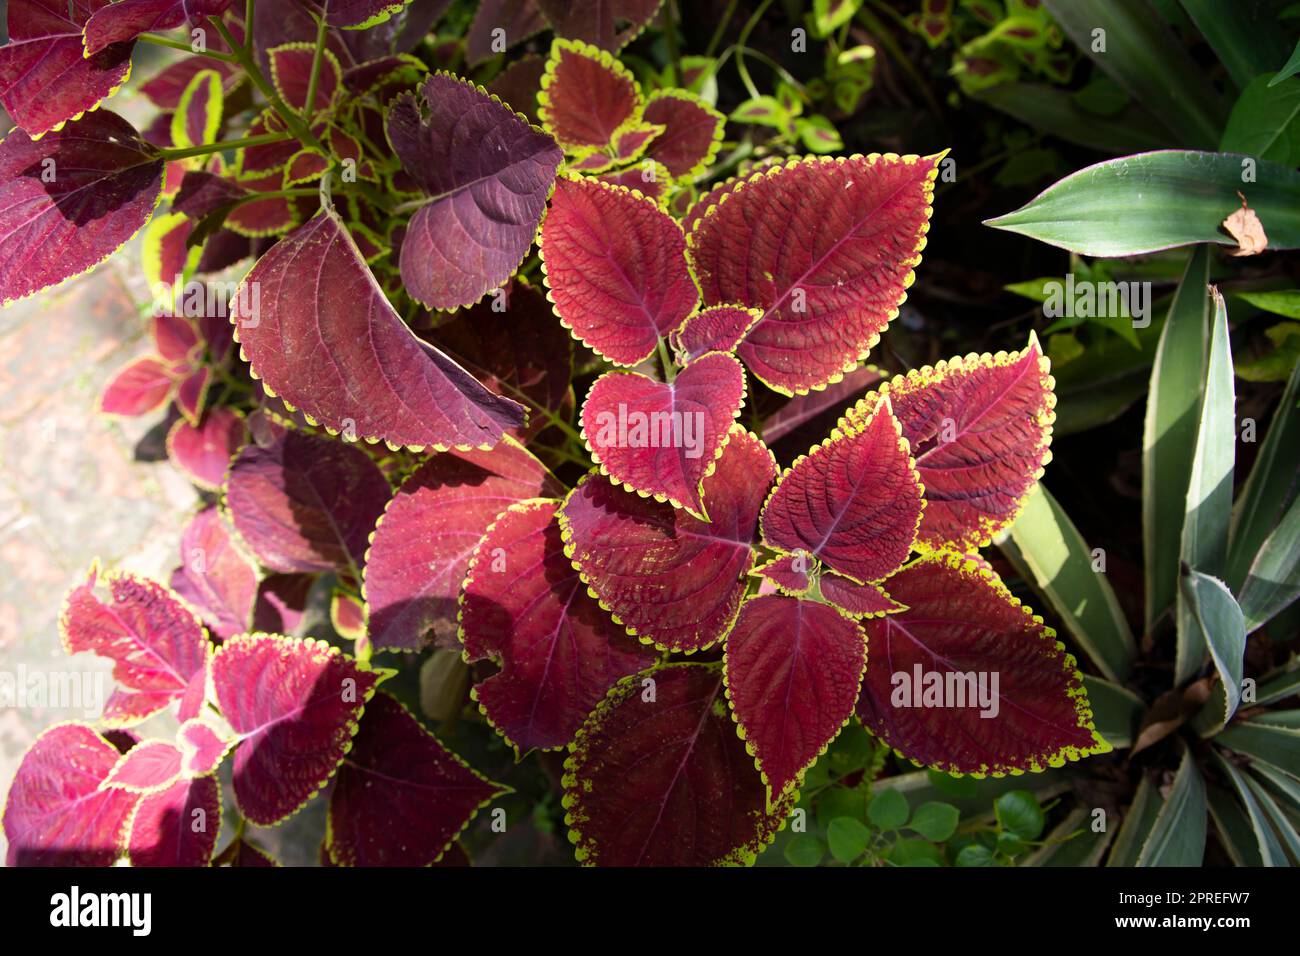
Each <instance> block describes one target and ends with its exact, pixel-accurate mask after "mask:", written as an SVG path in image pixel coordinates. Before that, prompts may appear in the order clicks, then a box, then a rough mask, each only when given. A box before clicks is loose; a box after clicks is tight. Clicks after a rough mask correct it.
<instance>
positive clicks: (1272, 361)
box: [1237, 322, 1300, 382]
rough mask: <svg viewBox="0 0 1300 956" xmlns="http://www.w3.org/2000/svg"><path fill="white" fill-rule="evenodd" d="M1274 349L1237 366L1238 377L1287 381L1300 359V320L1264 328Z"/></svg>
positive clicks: (1260, 380)
mask: <svg viewBox="0 0 1300 956" xmlns="http://www.w3.org/2000/svg"><path fill="white" fill-rule="evenodd" d="M1264 335H1265V336H1266V337H1267V338H1268V340H1269V341H1270V342H1272V343H1273V351H1271V352H1269V353H1267V354H1265V355H1262V356H1260V357H1259V358H1257V359H1255V360H1254V361H1251V362H1246V363H1244V364H1239V365H1238V366H1237V378H1240V379H1244V380H1245V381H1247V382H1285V381H1286V380H1287V379H1288V378H1290V377H1291V370H1292V369H1294V368H1295V367H1296V364H1297V361H1298V360H1300V322H1279V323H1278V324H1277V325H1273V326H1269V327H1268V328H1267V329H1265V330H1264Z"/></svg>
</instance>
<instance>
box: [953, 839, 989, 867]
mask: <svg viewBox="0 0 1300 956" xmlns="http://www.w3.org/2000/svg"><path fill="white" fill-rule="evenodd" d="M953 865H954V866H997V865H998V863H997V860H996V859H994V857H993V851H992V850H990V849H989V848H988V847H983V846H980V845H978V844H971V845H970V846H968V847H963V848H962V851H961V852H960V853H958V854H957V860H956V862H955V863H954V864H953Z"/></svg>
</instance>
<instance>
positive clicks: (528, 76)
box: [487, 53, 546, 125]
mask: <svg viewBox="0 0 1300 956" xmlns="http://www.w3.org/2000/svg"><path fill="white" fill-rule="evenodd" d="M545 72H546V58H545V57H542V56H538V55H536V54H533V53H528V54H525V55H523V56H516V57H512V58H511V62H510V65H509V66H507V67H506V68H505V69H504V70H502V71H501V72H500V73H498V74H497V76H496V79H494V80H493V81H492V82H491V83H489V84H488V86H487V91H488V92H489V93H491V94H492V95H493V96H498V97H500V98H501V101H502V102H503V103H506V104H507V105H509V106H510V108H511V109H513V110H514V111H515V112H517V113H522V114H523V115H524V116H526V117H528V121H529V122H530V123H537V124H539V125H540V124H541V121H542V120H541V117H540V116H538V115H537V93H538V91H539V90H540V89H541V88H542V75H543V74H544V73H545Z"/></svg>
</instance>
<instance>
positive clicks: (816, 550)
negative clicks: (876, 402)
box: [683, 369, 924, 582]
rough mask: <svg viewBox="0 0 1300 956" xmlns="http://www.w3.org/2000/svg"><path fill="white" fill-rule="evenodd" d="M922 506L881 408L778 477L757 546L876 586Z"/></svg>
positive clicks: (907, 460) (900, 552)
mask: <svg viewBox="0 0 1300 956" xmlns="http://www.w3.org/2000/svg"><path fill="white" fill-rule="evenodd" d="M687 371H689V369H687ZM683 374H685V373H683ZM923 506H924V501H923V499H922V488H921V482H920V481H919V480H918V478H917V474H916V468H915V466H914V465H913V464H912V459H911V457H910V455H909V453H908V445H907V440H906V439H905V438H903V437H902V436H901V434H900V432H899V427H898V420H897V419H896V418H895V417H894V415H893V412H892V411H890V409H889V406H888V404H886V405H882V406H881V407H880V408H879V409H878V410H877V411H876V413H875V414H874V415H873V416H872V417H871V418H870V419H869V420H867V421H865V422H862V423H861V424H859V425H858V426H856V427H854V428H846V429H845V430H840V429H836V430H835V431H833V432H832V433H831V437H830V438H828V439H827V440H826V441H824V442H822V444H821V445H819V446H817V447H816V448H814V449H813V450H812V452H810V453H809V454H808V455H807V456H806V457H803V458H800V459H798V460H797V461H796V462H795V463H794V465H793V466H792V467H791V468H790V469H788V470H787V471H786V473H785V474H784V475H782V476H781V481H780V482H779V483H778V484H777V486H776V490H775V491H774V492H772V497H771V498H770V499H769V500H768V502H767V505H766V506H765V507H764V508H763V518H762V528H763V540H764V541H765V542H766V543H768V544H769V545H771V546H772V547H774V548H778V549H780V550H782V551H802V552H804V553H805V554H808V555H810V556H812V557H815V558H818V559H820V560H821V561H823V562H825V563H826V564H827V565H829V566H830V567H832V568H834V569H835V570H837V571H839V572H841V573H843V574H846V575H848V576H849V577H851V578H854V579H855V580H857V581H860V582H867V581H876V580H879V579H880V578H883V577H885V576H886V575H888V574H890V573H891V572H893V571H895V570H896V569H897V568H899V567H900V566H901V565H902V564H903V562H904V561H906V560H907V556H908V554H909V553H911V550H912V543H913V541H915V540H916V528H917V525H918V523H919V522H920V520H921V509H922V508H923Z"/></svg>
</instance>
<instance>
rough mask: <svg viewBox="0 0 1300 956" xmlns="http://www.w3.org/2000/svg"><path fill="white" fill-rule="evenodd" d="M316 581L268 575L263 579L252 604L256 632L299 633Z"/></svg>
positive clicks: (302, 576)
mask: <svg viewBox="0 0 1300 956" xmlns="http://www.w3.org/2000/svg"><path fill="white" fill-rule="evenodd" d="M315 581H316V577H315V576H314V575H311V574H269V575H267V576H266V577H265V578H263V579H262V583H261V585H260V586H259V587H258V589H257V603H256V604H254V605H253V629H254V630H256V631H271V629H274V631H273V633H276V634H293V633H296V632H297V630H298V627H299V625H300V624H302V619H303V617H304V616H305V615H306V613H307V598H308V597H309V596H310V595H311V589H312V585H313V584H314V583H315Z"/></svg>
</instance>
